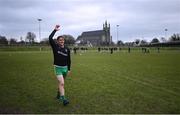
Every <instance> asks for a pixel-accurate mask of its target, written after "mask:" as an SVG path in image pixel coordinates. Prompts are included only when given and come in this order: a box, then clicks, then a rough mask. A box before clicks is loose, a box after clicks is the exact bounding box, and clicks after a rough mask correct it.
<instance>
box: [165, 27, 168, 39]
mask: <svg viewBox="0 0 180 115" xmlns="http://www.w3.org/2000/svg"><path fill="white" fill-rule="evenodd" d="M164 31H165V39H166V38H167V31H168V29H167V28H166V29H164Z"/></svg>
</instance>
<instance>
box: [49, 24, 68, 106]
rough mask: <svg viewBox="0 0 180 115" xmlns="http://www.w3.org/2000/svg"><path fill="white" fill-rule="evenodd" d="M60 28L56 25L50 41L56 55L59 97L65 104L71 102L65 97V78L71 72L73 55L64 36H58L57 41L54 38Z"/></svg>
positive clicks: (55, 66)
mask: <svg viewBox="0 0 180 115" xmlns="http://www.w3.org/2000/svg"><path fill="white" fill-rule="evenodd" d="M59 30H60V25H56V26H55V29H54V30H53V31H52V33H51V34H50V36H49V43H50V45H51V47H52V50H53V55H54V69H55V74H56V77H57V80H58V93H57V99H59V100H60V102H62V103H63V105H67V104H69V101H68V100H67V99H66V98H65V89H64V79H65V77H66V76H67V74H69V73H70V67H71V57H70V50H69V48H68V47H66V46H64V37H63V36H58V37H57V40H56V41H57V42H55V41H54V40H53V36H54V34H55V33H56V32H57V31H59Z"/></svg>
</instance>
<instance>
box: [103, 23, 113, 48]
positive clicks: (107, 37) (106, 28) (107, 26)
mask: <svg viewBox="0 0 180 115" xmlns="http://www.w3.org/2000/svg"><path fill="white" fill-rule="evenodd" d="M103 31H104V33H105V42H106V43H107V44H108V45H109V44H110V43H111V35H110V24H107V21H105V24H103Z"/></svg>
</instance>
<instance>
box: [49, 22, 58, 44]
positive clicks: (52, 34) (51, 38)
mask: <svg viewBox="0 0 180 115" xmlns="http://www.w3.org/2000/svg"><path fill="white" fill-rule="evenodd" d="M59 28H60V26H59V25H56V26H55V29H54V30H53V31H52V33H51V34H50V35H49V43H50V44H51V46H54V45H55V42H54V40H53V36H54V34H55V33H56V31H59Z"/></svg>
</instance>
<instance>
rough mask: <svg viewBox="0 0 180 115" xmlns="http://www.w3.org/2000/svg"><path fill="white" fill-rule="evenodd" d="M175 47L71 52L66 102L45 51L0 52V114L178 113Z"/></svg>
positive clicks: (179, 67) (178, 54) (178, 64)
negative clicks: (60, 96) (60, 99)
mask: <svg viewBox="0 0 180 115" xmlns="http://www.w3.org/2000/svg"><path fill="white" fill-rule="evenodd" d="M179 59H180V51H179V50H176V51H175V50H172V51H168V50H164V51H161V52H160V53H157V52H155V51H154V52H151V53H149V54H143V53H141V52H140V51H135V52H131V53H127V52H126V51H118V52H115V53H113V54H110V53H109V52H102V53H98V52H97V51H87V52H85V53H81V55H80V53H78V54H77V55H74V54H72V67H71V68H72V70H71V75H70V76H68V77H67V79H66V81H65V89H66V96H67V97H68V98H69V100H70V104H69V105H68V106H66V107H64V106H63V105H62V104H61V103H59V102H58V101H57V100H56V99H55V97H56V92H57V81H56V77H55V76H54V70H53V65H52V62H53V57H52V52H50V51H41V52H40V51H22V52H20V51H17V52H8V51H2V52H0V113H107V114H108V113H180V98H179V97H180V71H179V70H180V61H179Z"/></svg>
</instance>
